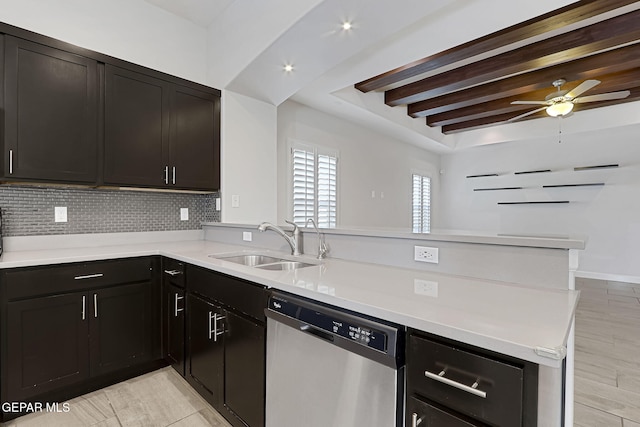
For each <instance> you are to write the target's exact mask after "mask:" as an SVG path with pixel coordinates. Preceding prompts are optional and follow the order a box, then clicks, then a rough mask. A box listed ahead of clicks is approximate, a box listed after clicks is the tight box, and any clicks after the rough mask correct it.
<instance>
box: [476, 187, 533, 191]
mask: <svg viewBox="0 0 640 427" xmlns="http://www.w3.org/2000/svg"><path fill="white" fill-rule="evenodd" d="M500 190H522V187H496V188H474V189H473V191H500Z"/></svg>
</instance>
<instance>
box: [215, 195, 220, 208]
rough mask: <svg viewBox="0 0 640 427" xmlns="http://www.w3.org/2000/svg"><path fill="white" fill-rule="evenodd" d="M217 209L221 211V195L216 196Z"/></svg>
mask: <svg viewBox="0 0 640 427" xmlns="http://www.w3.org/2000/svg"><path fill="white" fill-rule="evenodd" d="M216 211H220V197H216Z"/></svg>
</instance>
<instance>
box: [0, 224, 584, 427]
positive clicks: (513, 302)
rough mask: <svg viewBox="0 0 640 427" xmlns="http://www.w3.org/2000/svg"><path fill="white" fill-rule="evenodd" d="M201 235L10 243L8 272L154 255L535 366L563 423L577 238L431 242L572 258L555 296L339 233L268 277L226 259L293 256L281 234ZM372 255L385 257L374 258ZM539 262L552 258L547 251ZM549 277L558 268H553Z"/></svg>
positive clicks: (544, 408)
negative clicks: (427, 266) (391, 261)
mask: <svg viewBox="0 0 640 427" xmlns="http://www.w3.org/2000/svg"><path fill="white" fill-rule="evenodd" d="M204 229H205V230H204V232H199V231H192V232H164V233H162V232H160V233H124V234H110V235H98V236H92V235H82V236H80V235H76V236H67V237H61V236H56V238H55V239H51V238H46V237H44V238H41V237H34V238H9V239H7V242H6V248H7V249H6V252H5V253H4V254H3V257H2V261H1V262H0V268H1V269H2V270H3V271H9V270H6V269H18V268H22V267H34V266H44V265H55V264H68V263H79V262H83V263H86V262H92V261H99V260H114V259H126V258H134V257H149V256H151V257H153V256H162V257H165V258H168V259H173V260H177V261H179V262H183V263H186V264H189V265H193V266H197V267H203V268H204V269H207V270H211V271H213V272H217V273H222V274H224V275H228V276H232V277H234V278H237V279H240V280H244V281H247V282H251V283H255V284H258V285H261V286H263V287H266V288H272V289H279V290H282V291H285V292H288V293H290V294H293V295H298V296H301V297H305V298H309V299H311V300H314V301H319V302H322V303H326V304H330V305H332V306H335V307H339V308H342V309H347V310H351V311H354V312H358V313H362V314H365V315H368V316H373V317H376V318H380V319H384V320H386V321H390V322H394V323H397V324H399V325H404V326H407V327H409V328H412V329H415V330H417V331H423V332H425V333H428V334H432V335H435V336H438V337H442V338H445V339H448V340H454V341H458V342H461V343H465V344H467V345H470V346H473V347H477V348H479V349H484V350H488V351H490V352H495V353H499V354H502V355H505V356H508V357H510V358H516V359H519V360H523V361H526V362H530V363H533V364H536V365H537V366H538V367H539V372H538V377H539V382H538V424H539V425H560V417H561V415H560V414H561V412H562V408H561V406H562V405H561V403H560V399H561V393H562V383H563V375H564V374H563V370H562V366H563V359H564V358H565V354H566V351H567V346H568V345H569V346H570V345H571V344H570V343H568V341H567V340H568V337H569V335H570V330H571V326H572V322H573V316H574V311H575V308H576V305H577V300H578V292H575V291H572V290H569V289H568V288H569V286H568V281H566V280H565V279H566V278H568V277H572V273H571V272H570V271H569V270H570V266H569V265H568V260H569V258H570V257H569V255H568V253H569V252H572V253H573V251H575V250H577V249H579V248H580V246H581V245H582V246H584V242H581V241H580V240H579V239H559V238H557V239H556V238H547V239H544V238H539V237H538V238H535V237H529V238H527V237H522V236H518V237H510V236H491V237H488V236H468V237H464V236H460V235H458V236H456V237H452V238H451V239H450V241H447V240H445V237H444V236H442V235H438V236H437V239H439V240H435V237H436V236H435V235H434V238H432V240H431V241H429V243H428V244H429V245H432V244H433V245H434V246H439V247H440V260H441V264H440V265H446V263H445V260H447V259H448V258H450V256H451V255H450V254H453V253H455V251H456V250H458V249H456V248H455V245H463V246H462V247H461V248H460V249H461V250H462V252H465V251H468V250H469V248H467V247H465V245H474V246H473V247H474V248H475V250H477V251H479V252H482V251H489V252H491V253H493V254H494V258H496V259H497V260H499V259H500V258H502V257H503V256H502V255H501V256H497V255H496V250H498V249H505V248H506V249H507V250H506V251H505V253H510V254H511V255H508V256H516V255H513V254H514V253H516V254H517V252H518V251H524V252H523V254H525V255H526V256H530V255H531V253H530V252H531V251H534V252H537V251H542V252H544V251H548V252H550V253H555V252H558V253H559V254H561V253H565V252H566V254H565V255H566V259H565V260H566V261H567V264H565V268H566V271H567V272H566V274H565V276H562V277H560V278H559V279H557V283H556V286H555V289H554V286H551V283H552V280H551V279H549V278H547V284H545V285H544V286H537V287H536V286H534V284H533V283H522V282H526V281H525V280H519V281H518V280H513V281H512V282H507V281H505V280H496V279H495V278H487V277H481V278H473V277H470V276H469V275H468V274H462V273H461V272H457V273H456V272H455V271H446V272H434V271H428V270H424V269H420V267H421V266H420V265H418V264H419V263H414V264H416V266H415V267H414V268H407V267H399V266H393V265H382V263H379V262H377V261H375V260H369V261H367V260H349V259H347V257H346V256H345V257H344V258H339V256H340V254H339V251H344V252H345V253H346V250H347V249H346V246H347V245H346V243H344V242H342V243H340V242H339V239H340V235H339V234H338V233H335V234H328V237H327V243H328V244H329V247H330V248H331V250H332V251H334V252H330V257H329V258H327V259H325V260H322V261H321V262H320V263H318V260H315V259H314V257H313V255H314V250H315V239H316V235H315V232H314V233H311V232H308V231H305V232H304V233H303V235H304V237H303V238H304V241H305V242H306V252H307V255H304V256H303V257H302V259H304V260H308V261H309V262H310V263H312V264H314V265H312V266H309V267H305V268H300V269H295V270H289V271H268V270H261V269H257V268H253V267H250V266H243V265H238V264H234V263H230V262H227V261H224V260H221V259H219V258H220V257H221V256H223V255H229V254H238V253H240V254H242V253H254V252H255V251H260V252H261V253H265V252H266V253H269V254H272V255H277V256H280V257H288V252H283V251H282V247H281V245H282V243H285V242H284V241H283V240H282V239H281V238H280V237H279V236H277V235H275V234H269V233H254V237H255V238H254V240H253V242H251V243H248V242H244V241H243V240H242V237H243V232H248V231H250V230H252V231H257V230H256V227H255V226H239V225H228V224H216V225H211V224H209V225H206V226H205V227H204ZM359 234H360V237H361V238H367V239H368V238H376V239H377V238H380V237H375V236H371V235H366V234H370V233H362V232H361V233H359ZM101 238H104V240H102V239H101ZM414 238H415V237H414ZM421 238H423V239H429V237H425V236H422V237H421ZM380 239H382V240H390V239H391V237H389V236H387V237H381V238H380ZM395 239H397V236H396V237H395ZM465 240H466V241H465ZM482 240H484V242H481V241H482ZM65 242H66V243H65ZM97 242H101V243H100V244H98V243H97ZM435 242H437V244H435ZM500 242H503V243H504V245H500ZM562 242H564V245H563V244H562ZM387 243H389V242H387ZM406 243H408V247H409V249H411V250H409V252H408V255H407V257H409V258H411V257H412V248H413V240H412V241H409V242H406ZM423 243H424V244H427V243H426V242H425V241H423ZM510 244H511V245H510ZM249 245H251V246H249ZM449 245H452V246H451V247H450V246H449ZM520 245H522V246H520ZM405 246H407V245H405ZM535 246H537V247H535ZM559 246H561V247H559ZM562 246H564V247H562ZM369 247H371V246H369ZM341 248H343V249H341ZM16 249H19V250H16ZM397 250H398V249H397V248H395V249H394V250H393V252H394V253H396V252H397ZM369 253H370V256H374V257H375V256H378V255H376V253H375V252H373V251H369ZM211 255H214V257H212V256H211ZM405 255H406V252H405ZM403 256H404V255H403ZM469 256H470V255H469ZM505 256H507V255H505ZM573 257H574V256H573V255H572V256H571V258H573ZM538 258H539V259H540V260H542V259H544V258H545V257H543V256H542V253H540V256H539V257H538ZM532 259H533V260H534V261H535V259H536V258H535V257H534V258H532ZM547 259H548V260H551V261H550V265H551V266H552V267H553V266H554V265H557V264H558V260H557V259H554V257H549V256H547ZM503 262H504V261H503ZM509 262H511V263H513V260H511V261H509ZM535 262H542V261H535ZM538 267H539V268H542V267H541V266H538ZM538 267H536V268H538ZM574 268H575V267H574ZM486 271H488V270H486ZM549 271H551V272H553V271H555V270H554V268H550V269H547V272H549ZM481 272H482V270H481ZM513 278H514V279H515V278H516V277H515V275H514V276H513ZM569 354H570V351H569Z"/></svg>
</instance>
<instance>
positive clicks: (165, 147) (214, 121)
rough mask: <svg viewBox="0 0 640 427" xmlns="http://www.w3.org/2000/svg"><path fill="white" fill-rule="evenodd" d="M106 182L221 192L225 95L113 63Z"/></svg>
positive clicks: (108, 81)
mask: <svg viewBox="0 0 640 427" xmlns="http://www.w3.org/2000/svg"><path fill="white" fill-rule="evenodd" d="M105 81H106V86H105V150H104V183H105V184H114V185H123V186H142V187H156V188H175V189H195V190H217V189H218V188H219V183H220V182H219V179H220V168H219V164H220V97H219V95H218V94H217V93H210V92H205V91H199V90H196V89H192V88H188V87H183V86H180V85H177V84H175V83H170V82H167V81H165V80H162V79H159V78H156V77H153V76H150V75H146V74H142V73H139V72H134V71H131V70H128V69H123V68H119V67H115V66H112V65H109V64H107V65H106V68H105Z"/></svg>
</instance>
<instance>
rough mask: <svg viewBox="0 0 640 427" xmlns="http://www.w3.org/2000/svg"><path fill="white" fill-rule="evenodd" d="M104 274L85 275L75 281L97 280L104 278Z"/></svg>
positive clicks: (75, 278) (77, 277)
mask: <svg viewBox="0 0 640 427" xmlns="http://www.w3.org/2000/svg"><path fill="white" fill-rule="evenodd" d="M102 276H104V274H102V273H96V274H85V275H84V276H76V277H74V280H84V279H97V278H98V277H102Z"/></svg>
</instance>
